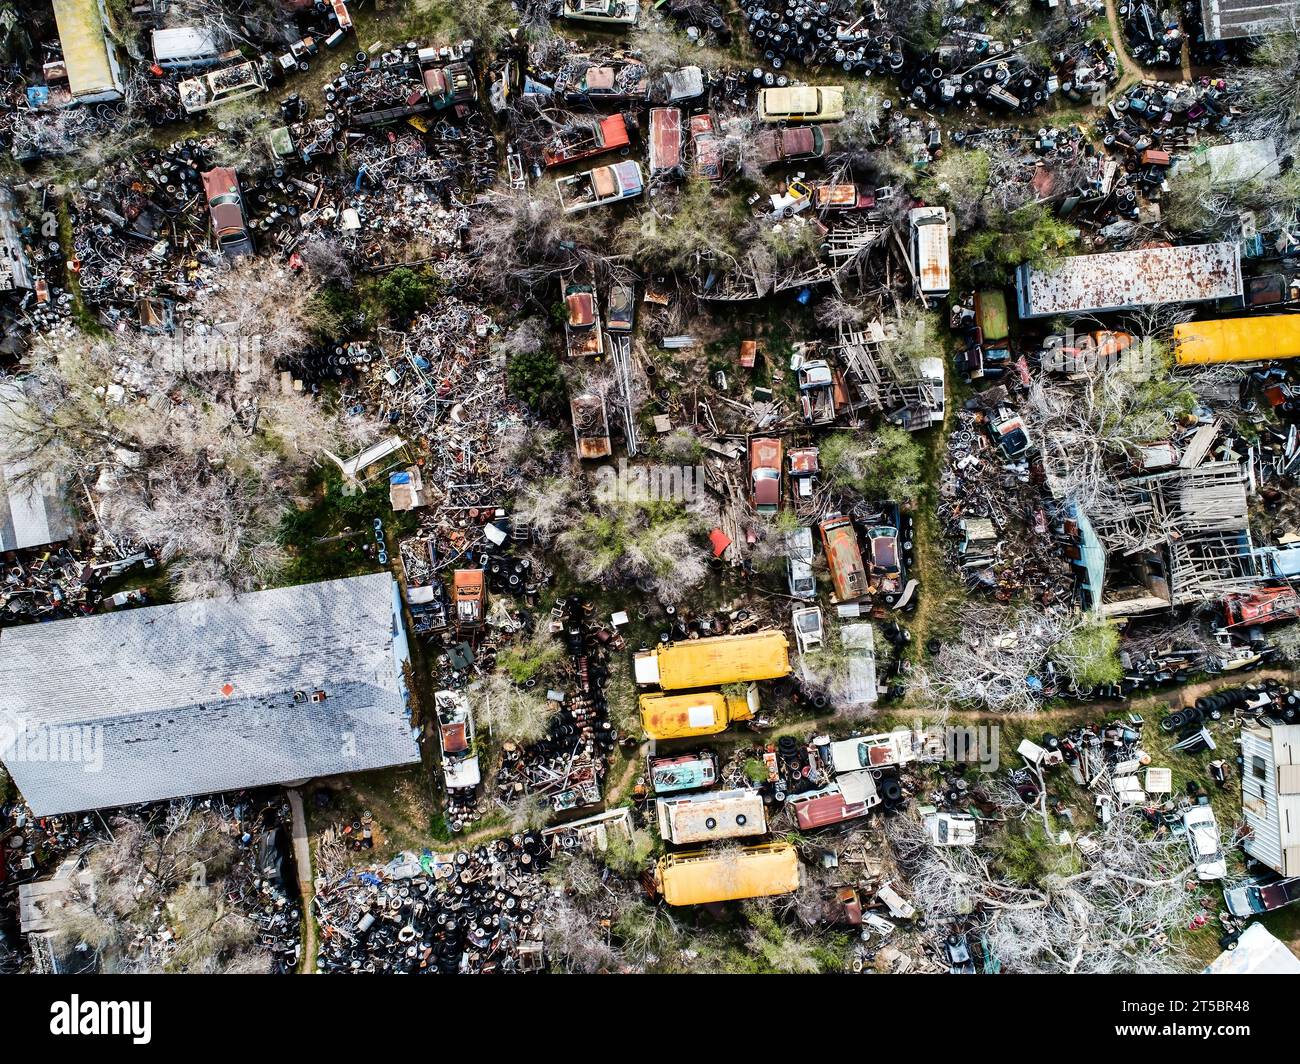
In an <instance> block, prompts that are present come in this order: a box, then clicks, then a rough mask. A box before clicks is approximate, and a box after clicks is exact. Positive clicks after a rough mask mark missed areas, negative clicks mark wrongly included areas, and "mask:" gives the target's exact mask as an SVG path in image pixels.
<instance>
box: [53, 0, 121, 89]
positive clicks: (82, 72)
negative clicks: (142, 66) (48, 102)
mask: <svg viewBox="0 0 1300 1064" xmlns="http://www.w3.org/2000/svg"><path fill="white" fill-rule="evenodd" d="M53 3H54V20H55V22H56V23H57V24H58V28H59V43H60V44H61V45H62V46H63V61H64V63H65V64H66V66H67V68H68V87H69V88H70V89H71V90H72V95H73V96H74V97H82V96H95V97H100V96H102V95H107V96H113V97H119V96H121V85H120V83H119V82H118V79H117V76H116V73H115V71H114V69H113V62H112V59H111V57H110V56H109V52H108V38H107V36H106V35H105V32H104V16H103V13H102V12H101V10H100V7H99V3H98V0H53Z"/></svg>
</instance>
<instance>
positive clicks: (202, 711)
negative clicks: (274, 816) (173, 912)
mask: <svg viewBox="0 0 1300 1064" xmlns="http://www.w3.org/2000/svg"><path fill="white" fill-rule="evenodd" d="M394 587H395V585H394V583H393V580H392V577H391V576H390V575H389V574H387V573H378V574H374V575H370V576H358V577H351V578H349V579H346V580H332V581H326V582H323V583H317V584H304V585H302V586H299V587H291V588H280V589H276V590H272V591H260V592H255V593H253V594H249V595H243V596H240V597H238V598H233V599H222V600H210V601H201V602H184V603H177V604H173V605H167V606H153V607H148V608H145V609H138V610H128V611H125V612H122V613H109V614H101V615H98V616H94V617H86V618H80V619H75V620H67V621H55V622H53V623H49V624H35V625H28V626H26V627H21V628H11V629H6V630H4V631H3V632H0V724H6V725H8V726H9V727H10V728H16V729H17V730H22V731H25V732H26V734H27V735H28V737H29V739H30V738H32V737H35V738H37V739H38V740H39V738H40V737H41V736H42V735H44V736H47V737H48V736H50V735H51V733H52V731H53V729H58V728H64V729H72V728H75V729H78V731H80V732H81V734H82V735H83V736H84V737H85V738H84V740H83V741H93V740H91V734H92V733H91V732H89V731H85V730H84V729H95V728H102V729H103V731H102V751H103V763H102V768H101V769H100V770H99V771H87V765H86V764H84V761H85V760H87V759H85V758H83V759H81V760H80V761H77V762H75V763H73V762H58V761H53V762H52V761H44V762H41V761H35V760H24V759H23V757H22V756H21V752H20V750H18V749H15V748H14V747H12V746H11V747H10V749H8V750H6V751H4V752H3V760H4V762H5V764H6V766H7V767H8V769H9V772H10V775H12V776H13V778H14V782H15V783H17V784H18V787H19V789H20V790H21V791H22V793H23V796H24V797H25V798H26V799H27V801H28V802H29V803H30V805H31V806H32V808H33V810H34V811H35V812H36V813H37V814H38V815H49V814H53V813H61V812H69V811H74V810H82V809H96V808H104V807H109V806H119V805H131V804H134V803H137V802H146V801H156V800H161V799H165V798H174V797H180V796H183V795H192V794H208V793H212V792H215V791H223V790H234V789H240V788H244V787H255V786H264V785H270V784H276V783H284V782H286V781H289V780H294V779H302V778H307V777H313V776H326V775H337V774H341V773H348V772H361V771H365V770H367V769H375V768H382V767H386V766H389V765H398V764H412V763H414V762H417V761H418V760H419V756H420V755H419V749H418V747H417V746H416V743H415V740H414V738H413V737H412V734H411V728H410V724H409V721H408V719H407V713H406V707H405V700H404V697H403V694H402V690H401V681H400V671H399V668H400V666H399V665H398V660H397V659H398V656H399V655H401V654H403V653H404V645H405V637H404V635H403V634H399V633H398V632H396V631H395V630H394V621H393V596H394ZM395 650H396V653H395ZM315 691H324V692H325V698H324V699H322V700H320V701H312V699H311V696H312V693H313V692H315ZM296 692H302V693H303V694H302V695H299V696H298V697H299V698H300V699H302V700H295V693H296ZM304 696H305V697H304Z"/></svg>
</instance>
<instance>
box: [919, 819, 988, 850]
mask: <svg viewBox="0 0 1300 1064" xmlns="http://www.w3.org/2000/svg"><path fill="white" fill-rule="evenodd" d="M923 823H924V824H925V830H926V834H928V835H929V836H930V842H931V844H932V845H934V846H974V845H975V838H976V823H977V822H976V820H975V818H974V817H973V816H970V815H969V814H967V813H931V814H930V815H929V816H927V817H926V818H925V820H924V821H923Z"/></svg>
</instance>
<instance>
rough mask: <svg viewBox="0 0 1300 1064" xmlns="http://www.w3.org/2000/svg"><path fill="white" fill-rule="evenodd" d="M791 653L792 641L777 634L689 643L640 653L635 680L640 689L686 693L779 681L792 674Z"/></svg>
mask: <svg viewBox="0 0 1300 1064" xmlns="http://www.w3.org/2000/svg"><path fill="white" fill-rule="evenodd" d="M789 650H790V644H789V641H788V640H787V639H786V638H785V635H784V634H783V633H781V632H778V631H769V632H751V633H749V634H748V635H723V636H717V637H715V638H713V639H687V640H684V641H682V642H680V643H673V644H671V645H670V646H660V647H656V648H655V649H654V650H643V651H641V652H640V653H639V654H637V656H636V659H635V662H634V665H635V671H636V682H637V683H638V684H639V685H640V686H642V687H651V686H658V687H660V688H662V689H663V690H665V691H685V690H688V689H690V688H694V687H718V686H721V685H722V684H728V683H750V682H752V681H754V680H776V679H780V678H781V677H782V676H788V675H789V673H790V653H789ZM719 730H720V729H719Z"/></svg>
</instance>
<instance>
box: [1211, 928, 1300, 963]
mask: <svg viewBox="0 0 1300 1064" xmlns="http://www.w3.org/2000/svg"><path fill="white" fill-rule="evenodd" d="M1297 973H1300V958H1297V957H1296V955H1295V954H1294V953H1292V952H1291V951H1290V950H1289V949H1288V948H1287V947H1286V944H1285V943H1284V942H1283V941H1282V940H1281V939H1279V938H1275V937H1274V936H1273V935H1272V934H1271V933H1270V932H1269V930H1268V928H1266V927H1265V926H1264V925H1263V924H1251V925H1250V926H1249V927H1248V928H1246V930H1245V931H1243V932H1242V933H1241V937H1240V938H1239V939H1237V947H1236V949H1231V950H1224V951H1223V952H1222V953H1220V954H1219V956H1218V957H1217V958H1215V959H1214V960H1213V961H1212V962H1211V963H1210V964H1209V965H1207V966H1206V968H1205V970H1204V972H1202V974H1203V975H1295V974H1297Z"/></svg>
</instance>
